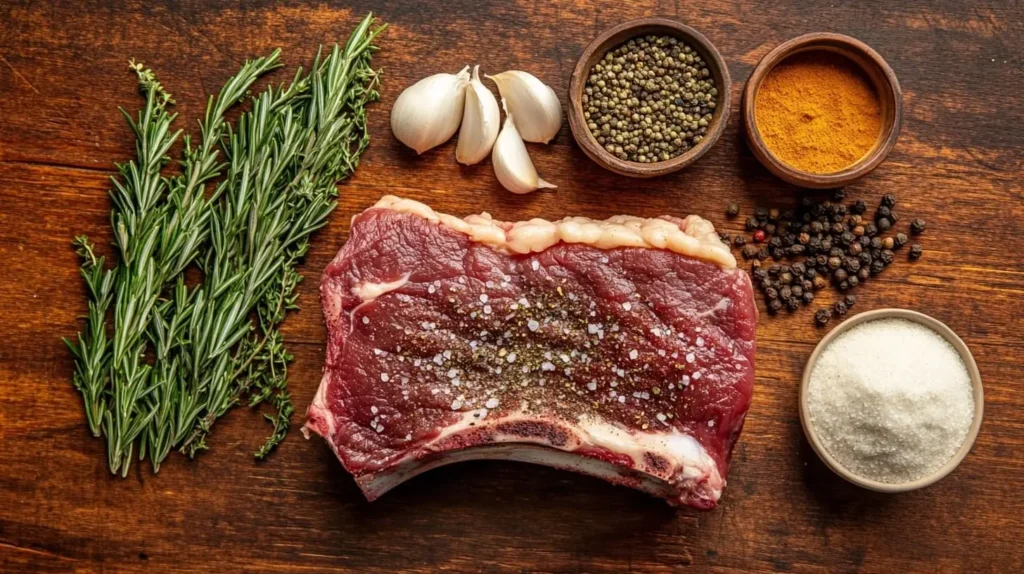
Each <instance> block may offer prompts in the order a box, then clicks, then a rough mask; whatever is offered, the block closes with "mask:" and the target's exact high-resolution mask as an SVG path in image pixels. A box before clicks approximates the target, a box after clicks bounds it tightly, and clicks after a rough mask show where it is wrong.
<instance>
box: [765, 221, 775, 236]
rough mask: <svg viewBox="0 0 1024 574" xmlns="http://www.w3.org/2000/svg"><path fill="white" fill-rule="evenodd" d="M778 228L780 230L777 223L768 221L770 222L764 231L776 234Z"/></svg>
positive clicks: (768, 233) (767, 233)
mask: <svg viewBox="0 0 1024 574" xmlns="http://www.w3.org/2000/svg"><path fill="white" fill-rule="evenodd" d="M778 230H779V228H778V226H777V225H775V224H774V223H768V224H765V226H764V233H765V235H775V234H776V232H777V231H778Z"/></svg>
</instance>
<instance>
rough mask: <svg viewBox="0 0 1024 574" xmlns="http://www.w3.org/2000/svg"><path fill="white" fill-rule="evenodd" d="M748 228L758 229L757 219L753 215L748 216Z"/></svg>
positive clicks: (749, 229) (750, 229)
mask: <svg viewBox="0 0 1024 574" xmlns="http://www.w3.org/2000/svg"><path fill="white" fill-rule="evenodd" d="M746 228H747V231H753V230H755V229H757V220H756V219H754V218H753V217H748V218H747V223H746Z"/></svg>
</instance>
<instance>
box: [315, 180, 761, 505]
mask: <svg viewBox="0 0 1024 574" xmlns="http://www.w3.org/2000/svg"><path fill="white" fill-rule="evenodd" d="M735 265H736V263H735V259H734V258H733V256H732V255H731V254H730V252H729V250H728V248H727V247H726V246H725V245H723V244H722V243H721V241H720V240H719V238H718V236H717V235H716V234H715V232H714V229H713V227H712V226H711V224H710V223H708V222H707V221H705V220H703V219H701V218H699V217H696V216H689V217H687V218H686V219H677V218H670V217H664V218H658V219H641V218H635V217H628V216H618V217H614V218H611V219H609V220H606V221H592V220H589V219H587V218H567V219H563V220H561V221H558V222H554V223H552V222H547V221H543V220H539V219H534V220H531V221H528V222H520V223H515V224H511V223H504V222H499V221H495V220H492V219H491V218H490V216H489V215H487V214H483V215H477V216H470V217H467V218H465V219H458V218H455V217H452V216H449V215H444V214H438V213H435V212H434V211H433V210H431V209H430V208H429V207H427V206H425V205H423V204H421V203H418V202H415V201H410V200H404V199H399V198H395V197H391V196H388V197H384V198H383V199H381V200H380V201H379V202H378V203H377V205H376V206H374V207H373V208H371V209H368V210H367V211H364V212H363V213H361V214H359V215H357V216H356V217H355V218H354V219H353V221H352V231H351V237H350V239H349V241H348V243H346V244H345V246H344V248H343V249H342V250H341V251H340V252H339V253H338V255H337V257H335V259H334V261H333V262H332V263H331V264H330V265H329V266H328V267H327V269H326V270H325V272H324V276H323V281H322V283H321V287H320V290H321V297H322V303H323V307H324V315H325V319H326V323H327V329H328V344H327V360H326V367H325V369H324V376H323V380H322V382H321V384H320V389H319V390H318V391H317V394H316V396H315V398H314V400H313V403H312V404H311V405H310V407H309V411H308V413H307V416H308V421H307V422H306V426H305V427H304V429H303V430H304V431H305V432H307V433H308V430H312V431H313V432H315V433H317V434H319V435H321V436H322V437H324V438H325V439H326V440H327V442H328V444H329V445H330V446H331V448H332V449H333V450H334V452H335V453H336V454H337V456H338V458H339V459H340V460H341V463H342V464H343V465H344V466H345V468H346V469H347V470H348V471H349V472H350V473H352V474H353V475H354V476H355V479H356V482H357V483H358V484H359V486H360V488H362V490H363V492H364V493H365V495H366V497H367V498H368V499H370V500H374V499H376V498H377V497H378V496H380V495H381V494H383V493H385V492H387V491H388V490H389V489H391V488H392V487H394V486H396V485H398V484H400V483H401V482H403V481H405V480H407V479H409V478H411V477H413V476H415V475H417V474H419V473H421V472H424V471H426V470H429V469H431V468H434V467H437V466H441V465H444V464H448V463H451V462H457V461H462V460H470V459H483V458H488V459H506V460H519V461H526V462H533V463H539V464H545V465H549V466H554V467H558V468H565V469H570V470H575V471H578V472H583V473H586V474H590V475H594V476H598V477H601V478H604V479H606V480H609V481H611V482H613V483H617V484H622V485H626V486H630V487H633V488H638V489H641V490H644V491H646V492H649V493H651V494H654V495H656V496H660V497H663V498H665V499H666V500H667V501H669V502H670V503H672V504H680V503H681V504H688V505H691V506H695V507H699V508H712V507H714V506H715V505H716V503H717V501H718V499H719V497H720V496H721V493H722V488H723V487H724V486H725V477H726V474H727V472H728V467H729V457H730V453H731V452H732V447H733V444H734V443H735V442H736V439H737V438H738V437H739V434H740V430H741V428H742V427H743V418H744V416H745V414H746V412H747V408H748V407H749V405H750V398H751V393H752V390H753V380H754V350H755V343H754V331H755V323H756V319H757V311H756V308H755V306H754V301H753V292H752V289H751V285H750V281H749V279H748V278H747V274H746V273H744V272H742V271H741V270H739V269H737V268H736V266H735ZM307 436H308V434H307Z"/></svg>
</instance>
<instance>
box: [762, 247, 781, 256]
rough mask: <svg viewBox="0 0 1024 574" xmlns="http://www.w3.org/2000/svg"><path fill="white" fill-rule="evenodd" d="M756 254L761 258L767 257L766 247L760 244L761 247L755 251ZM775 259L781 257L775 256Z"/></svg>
mask: <svg viewBox="0 0 1024 574" xmlns="http://www.w3.org/2000/svg"><path fill="white" fill-rule="evenodd" d="M757 256H758V257H760V258H761V259H768V248H767V247H765V246H763V245H762V246H761V249H760V250H759V251H758V252H757ZM776 259H781V257H776Z"/></svg>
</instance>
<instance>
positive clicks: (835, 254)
mask: <svg viewBox="0 0 1024 574" xmlns="http://www.w3.org/2000/svg"><path fill="white" fill-rule="evenodd" d="M843 255H845V253H844V252H843V250H842V249H840V248H838V247H833V248H832V249H830V250H829V251H828V256H829V257H842V256H843Z"/></svg>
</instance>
